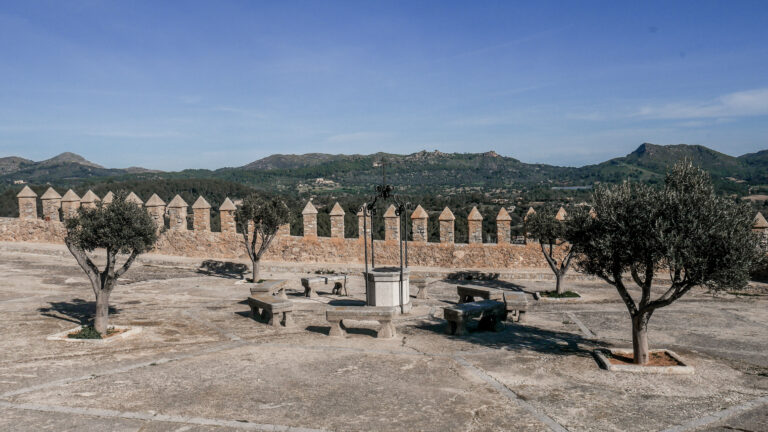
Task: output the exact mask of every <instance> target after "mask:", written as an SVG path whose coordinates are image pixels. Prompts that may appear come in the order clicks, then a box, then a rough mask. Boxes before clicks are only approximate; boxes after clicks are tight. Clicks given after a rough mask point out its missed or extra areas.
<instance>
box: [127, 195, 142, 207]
mask: <svg viewBox="0 0 768 432" xmlns="http://www.w3.org/2000/svg"><path fill="white" fill-rule="evenodd" d="M125 202H129V203H134V204H136V205H137V206H139V207H142V206H143V205H144V201H142V200H141V198H139V196H138V195H136V194H135V193H133V192H131V193H129V194H128V196H127V197H125Z"/></svg>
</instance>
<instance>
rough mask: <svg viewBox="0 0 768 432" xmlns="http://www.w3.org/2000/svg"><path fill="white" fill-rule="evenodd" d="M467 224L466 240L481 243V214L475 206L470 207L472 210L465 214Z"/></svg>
mask: <svg viewBox="0 0 768 432" xmlns="http://www.w3.org/2000/svg"><path fill="white" fill-rule="evenodd" d="M467 224H468V234H469V237H468V239H467V240H468V241H469V243H473V244H476V243H482V242H483V215H481V214H480V212H479V211H478V210H477V207H472V211H470V212H469V216H467Z"/></svg>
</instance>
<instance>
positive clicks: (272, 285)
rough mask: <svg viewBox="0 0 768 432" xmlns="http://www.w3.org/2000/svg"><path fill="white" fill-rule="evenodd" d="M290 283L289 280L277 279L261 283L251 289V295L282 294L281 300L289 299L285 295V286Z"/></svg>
mask: <svg viewBox="0 0 768 432" xmlns="http://www.w3.org/2000/svg"><path fill="white" fill-rule="evenodd" d="M287 283H288V279H275V280H267V281H264V282H261V283H257V284H254V286H252V287H251V295H259V294H269V295H275V294H277V293H280V298H282V299H286V300H287V299H288V296H287V295H286V294H285V285H286V284H287Z"/></svg>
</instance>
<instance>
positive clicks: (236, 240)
mask: <svg viewBox="0 0 768 432" xmlns="http://www.w3.org/2000/svg"><path fill="white" fill-rule="evenodd" d="M65 235H66V230H65V229H64V224H63V223H61V222H53V221H51V222H48V221H44V220H42V219H31V220H24V219H17V218H0V241H14V242H36V243H58V244H62V243H63V242H64V236H65ZM374 247H375V249H376V263H377V265H380V264H388V265H397V264H398V263H399V259H400V256H399V244H398V242H396V241H384V240H377V241H376V243H375V245H374ZM152 252H153V253H156V254H162V255H176V256H188V257H198V258H212V259H245V258H247V255H246V252H245V248H244V246H243V244H242V237H241V236H240V235H239V234H237V233H235V232H223V233H222V232H210V231H183V230H167V231H165V232H163V233H162V234H161V235H160V238H159V240H158V242H157V244H156V246H155V249H154V250H153V251H152ZM264 259H265V260H267V261H285V262H304V263H328V264H334V263H337V264H353V263H354V264H362V263H363V242H362V240H361V239H356V238H345V239H342V238H330V237H316V236H309V237H301V236H287V235H280V236H277V237H276V238H275V239H274V241H273V243H272V246H271V247H270V249H269V250H268V251H267V253H266V254H265V256H264ZM408 261H409V264H410V265H411V266H422V267H445V268H455V269H456V270H462V269H474V268H479V269H489V268H499V269H510V268H544V267H546V262H544V258H543V257H542V255H541V250H540V249H539V247H538V245H537V244H529V245H511V244H454V243H425V242H409V243H408Z"/></svg>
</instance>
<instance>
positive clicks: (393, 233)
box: [384, 204, 400, 241]
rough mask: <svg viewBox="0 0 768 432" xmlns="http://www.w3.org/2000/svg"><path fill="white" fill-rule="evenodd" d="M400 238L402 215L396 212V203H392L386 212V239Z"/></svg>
mask: <svg viewBox="0 0 768 432" xmlns="http://www.w3.org/2000/svg"><path fill="white" fill-rule="evenodd" d="M399 239H400V217H399V216H398V215H397V214H396V212H395V206H394V204H390V205H389V207H388V208H387V211H386V212H384V240H386V241H398V240H399Z"/></svg>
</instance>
